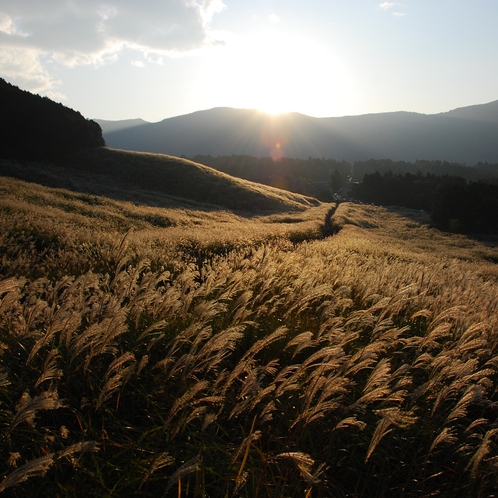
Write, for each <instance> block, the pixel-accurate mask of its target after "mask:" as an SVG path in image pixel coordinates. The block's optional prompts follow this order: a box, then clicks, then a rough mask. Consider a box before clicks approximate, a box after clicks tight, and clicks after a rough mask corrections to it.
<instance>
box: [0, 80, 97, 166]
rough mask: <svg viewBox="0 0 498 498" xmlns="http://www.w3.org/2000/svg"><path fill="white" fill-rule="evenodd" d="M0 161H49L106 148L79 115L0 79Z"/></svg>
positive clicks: (94, 125)
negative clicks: (87, 150) (89, 150)
mask: <svg viewBox="0 0 498 498" xmlns="http://www.w3.org/2000/svg"><path fill="white" fill-rule="evenodd" d="M0 109H1V113H0V158H9V159H30V160H35V161H36V160H49V159H54V158H56V157H61V156H63V155H64V154H67V153H73V152H76V151H80V150H82V149H88V148H94V147H100V146H103V145H105V142H104V139H103V137H102V129H101V128H100V126H99V125H98V124H97V123H96V122H95V121H91V120H88V119H85V118H84V117H83V116H82V115H81V114H80V113H79V112H77V111H74V110H73V109H70V108H69V107H66V106H64V105H62V104H58V103H56V102H54V101H52V100H50V99H49V98H47V97H40V96H39V95H34V94H32V93H30V92H27V91H25V90H21V89H20V88H18V87H17V86H14V85H11V84H10V83H8V82H6V81H5V80H3V79H1V78H0Z"/></svg>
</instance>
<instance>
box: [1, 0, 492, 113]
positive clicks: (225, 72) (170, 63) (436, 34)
mask: <svg viewBox="0 0 498 498" xmlns="http://www.w3.org/2000/svg"><path fill="white" fill-rule="evenodd" d="M497 22H498V0H404V1H400V2H396V1H383V0H250V1H248V0H102V1H101V0H0V77H2V78H4V79H5V80H7V81H9V82H10V83H12V84H14V85H17V86H19V87H20V88H22V89H24V90H29V91H31V92H33V93H38V94H40V95H46V96H48V97H50V98H52V99H53V100H55V101H57V102H62V103H63V104H64V105H66V106H68V107H71V108H73V109H75V110H78V111H80V112H81V113H82V114H83V115H84V116H86V117H88V118H100V119H108V120H120V119H131V118H142V119H145V120H146V121H149V122H157V121H160V120H162V119H165V118H168V117H173V116H178V115H182V114H188V113H191V112H195V111H198V110H203V109H211V108H213V107H220V106H222V107H236V108H256V109H260V110H262V111H265V112H271V113H279V112H300V113H303V114H307V115H310V116H315V117H333V116H346V115H359V114H368V113H380V112H392V111H411V112H419V113H425V114H435V113H439V112H445V111H448V110H451V109H455V108H458V107H465V106H468V105H474V104H484V103H487V102H492V101H495V100H498V60H497V57H498V30H497V29H496V23H497Z"/></svg>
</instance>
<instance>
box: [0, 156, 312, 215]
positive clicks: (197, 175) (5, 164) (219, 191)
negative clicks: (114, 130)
mask: <svg viewBox="0 0 498 498" xmlns="http://www.w3.org/2000/svg"><path fill="white" fill-rule="evenodd" d="M0 174H2V175H4V176H13V177H16V178H20V179H24V180H28V181H35V182H38V183H41V184H44V185H48V186H51V187H62V188H68V189H71V190H76V191H80V192H86V193H91V194H97V195H104V196H107V197H112V198H115V199H120V200H130V201H133V202H143V203H144V204H152V205H159V206H171V205H172V203H173V204H175V202H176V204H177V205H178V202H179V198H181V199H183V200H184V201H183V202H184V204H185V202H187V205H188V201H195V202H196V203H202V204H206V205H207V206H208V208H209V209H210V210H212V209H215V207H218V208H222V209H231V210H237V211H239V212H247V213H263V212H272V211H273V212H278V211H289V210H303V209H307V208H308V207H310V206H313V205H314V206H316V205H318V204H319V203H318V201H316V200H315V199H312V198H309V197H305V196H303V195H299V194H294V193H291V192H287V191H283V190H280V189H275V188H272V187H267V186H263V185H260V184H256V183H253V182H249V181H246V180H241V179H238V178H234V177H231V176H229V175H226V174H223V173H220V172H218V171H216V170H214V169H212V168H208V167H207V166H203V165H201V164H197V163H194V162H192V161H189V160H186V159H180V158H177V157H171V156H167V155H164V154H148V153H141V152H128V151H122V150H115V149H108V148H99V149H94V150H89V151H84V152H81V153H79V154H76V155H74V156H72V157H68V158H67V159H66V160H65V161H62V162H60V163H58V164H38V163H26V162H25V163H22V164H20V163H16V162H15V161H5V160H3V161H0ZM172 197H173V198H172Z"/></svg>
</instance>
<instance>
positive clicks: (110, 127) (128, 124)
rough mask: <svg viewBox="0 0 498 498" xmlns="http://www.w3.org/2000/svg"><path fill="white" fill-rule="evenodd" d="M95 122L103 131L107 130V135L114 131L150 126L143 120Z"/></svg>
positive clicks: (102, 120) (100, 120)
mask: <svg viewBox="0 0 498 498" xmlns="http://www.w3.org/2000/svg"><path fill="white" fill-rule="evenodd" d="M95 121H96V122H97V123H98V124H99V125H100V127H101V128H102V129H104V128H105V130H106V131H107V133H110V132H113V131H121V130H127V129H128V128H136V127H137V126H143V125H146V124H150V123H149V122H148V121H144V120H143V119H140V118H138V119H122V120H120V121H108V120H106V119H95Z"/></svg>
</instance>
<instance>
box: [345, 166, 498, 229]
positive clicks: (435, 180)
mask: <svg viewBox="0 0 498 498" xmlns="http://www.w3.org/2000/svg"><path fill="white" fill-rule="evenodd" d="M351 195H352V196H353V197H354V198H355V199H358V200H360V201H363V202H368V203H375V204H380V205H384V206H386V205H393V206H404V207H408V208H413V209H423V210H424V211H427V212H430V213H431V218H432V221H433V223H434V224H435V225H436V226H437V227H438V228H441V229H444V230H452V231H455V232H462V233H483V232H496V231H497V229H498V179H494V180H487V181H483V180H480V181H477V182H467V181H466V180H465V179H464V178H462V177H458V176H448V175H443V176H436V175H433V174H430V173H427V174H426V175H422V174H421V173H419V174H417V175H412V174H410V173H406V174H405V175H400V174H399V175H395V174H393V173H392V172H391V171H390V172H388V173H385V174H384V175H381V174H380V173H379V172H375V173H372V174H366V175H365V176H364V177H363V182H361V183H356V184H353V185H352V186H351Z"/></svg>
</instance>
